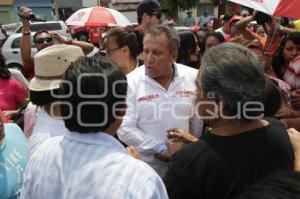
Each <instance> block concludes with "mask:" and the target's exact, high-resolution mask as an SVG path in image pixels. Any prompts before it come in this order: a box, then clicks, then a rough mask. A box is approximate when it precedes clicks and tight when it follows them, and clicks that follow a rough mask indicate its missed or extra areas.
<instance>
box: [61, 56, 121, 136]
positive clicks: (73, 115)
mask: <svg viewBox="0 0 300 199" xmlns="http://www.w3.org/2000/svg"><path fill="white" fill-rule="evenodd" d="M63 79H64V81H65V82H68V83H67V84H66V83H63V84H61V92H60V93H61V94H63V95H64V96H67V95H69V94H70V93H71V95H70V96H68V97H66V98H63V99H62V100H61V101H62V102H63V103H62V104H61V106H60V107H61V114H62V117H63V119H64V122H65V125H66V127H67V129H69V130H70V131H75V132H79V133H96V132H99V131H105V130H106V129H107V128H108V127H109V126H110V124H111V123H112V122H114V121H115V120H116V119H117V118H118V117H120V112H121V111H120V109H123V110H124V107H125V104H124V103H125V99H126V94H127V80H126V76H125V75H124V74H123V72H122V71H121V70H120V69H119V68H118V66H117V65H116V64H114V63H113V62H112V61H110V60H109V59H108V58H107V57H102V56H100V55H96V56H94V57H81V58H79V59H78V60H77V61H75V62H72V63H71V65H70V66H69V68H68V69H67V70H66V72H65V74H64V78H63Z"/></svg>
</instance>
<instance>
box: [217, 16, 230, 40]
mask: <svg viewBox="0 0 300 199" xmlns="http://www.w3.org/2000/svg"><path fill="white" fill-rule="evenodd" d="M230 19H231V16H229V15H224V16H223V18H222V24H223V26H222V27H220V28H218V29H216V30H215V32H219V33H221V34H222V35H223V37H224V38H227V37H228V36H229V35H230V33H231V29H230V26H229V24H230V22H229V21H230Z"/></svg>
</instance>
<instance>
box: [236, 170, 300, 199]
mask: <svg viewBox="0 0 300 199" xmlns="http://www.w3.org/2000/svg"><path fill="white" fill-rule="evenodd" d="M299 182H300V173H299V172H295V171H278V172H276V173H273V174H271V175H269V176H267V177H265V178H262V179H260V180H259V181H257V182H256V183H255V184H254V185H252V186H250V187H249V188H248V189H247V190H246V192H244V193H242V194H241V195H239V196H237V197H235V198H234V199H287V198H300V183H299Z"/></svg>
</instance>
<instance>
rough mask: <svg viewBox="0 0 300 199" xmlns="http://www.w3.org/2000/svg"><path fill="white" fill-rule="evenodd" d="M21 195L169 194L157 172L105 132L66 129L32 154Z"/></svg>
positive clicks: (157, 196)
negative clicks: (83, 132) (70, 130)
mask: <svg viewBox="0 0 300 199" xmlns="http://www.w3.org/2000/svg"><path fill="white" fill-rule="evenodd" d="M21 198H30V199H31V198H39V199H43V198H55V199H60V198H63V199H70V198H72V199H76V198H78V199H82V198H85V199H87V198H88V199H92V198H97V199H99V198H107V199H113V198H116V199H120V198H137V199H140V198H144V199H147V198H153V199H154V198H155V199H160V198H168V196H167V192H166V190H165V186H164V184H163V182H162V180H161V178H160V177H159V176H158V175H157V174H156V173H155V171H154V170H153V169H152V168H151V167H150V166H148V165H147V164H145V163H143V162H142V161H139V160H136V159H134V158H132V157H131V156H129V155H128V153H127V150H126V149H125V148H124V147H123V146H122V145H121V144H120V143H119V142H118V141H117V140H116V139H115V138H113V137H112V136H111V135H108V134H106V133H90V134H79V133H74V132H68V133H67V134H66V135H65V136H58V137H53V138H50V139H49V140H47V141H46V142H44V143H43V144H42V145H41V146H40V147H39V148H38V149H37V151H36V152H35V153H34V154H33V155H32V156H31V157H30V160H29V162H28V166H27V168H26V170H25V175H24V187H23V189H22V193H21Z"/></svg>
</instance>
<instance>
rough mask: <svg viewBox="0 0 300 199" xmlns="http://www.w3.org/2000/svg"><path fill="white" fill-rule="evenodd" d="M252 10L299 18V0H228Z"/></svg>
mask: <svg viewBox="0 0 300 199" xmlns="http://www.w3.org/2000/svg"><path fill="white" fill-rule="evenodd" d="M229 1H232V2H234V3H237V4H241V5H244V6H247V7H249V8H253V9H254V10H257V11H261V12H264V13H267V14H269V15H274V16H279V17H290V18H295V19H299V18H300V1H299V0H229Z"/></svg>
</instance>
